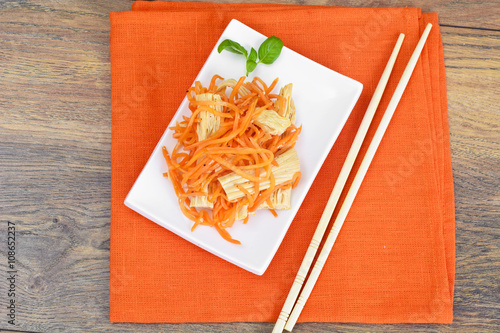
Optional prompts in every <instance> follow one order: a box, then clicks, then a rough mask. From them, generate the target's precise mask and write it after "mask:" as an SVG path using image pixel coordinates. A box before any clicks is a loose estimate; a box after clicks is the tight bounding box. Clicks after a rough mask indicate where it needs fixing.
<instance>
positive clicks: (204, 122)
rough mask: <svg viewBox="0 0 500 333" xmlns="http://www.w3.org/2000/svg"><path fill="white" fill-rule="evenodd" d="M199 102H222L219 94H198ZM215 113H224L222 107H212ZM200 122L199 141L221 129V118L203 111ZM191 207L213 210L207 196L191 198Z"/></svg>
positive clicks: (200, 114) (196, 97)
mask: <svg viewBox="0 0 500 333" xmlns="http://www.w3.org/2000/svg"><path fill="white" fill-rule="evenodd" d="M195 99H196V100H197V101H222V99H221V97H220V96H219V95H217V94H212V93H206V94H198V95H196V96H195ZM211 108H213V109H214V110H215V111H218V112H222V106H220V105H214V106H211ZM198 116H199V118H200V121H199V122H198V125H197V126H198V127H197V128H196V134H198V141H201V140H205V139H206V138H208V137H210V136H211V135H213V134H214V133H215V132H217V131H218V130H219V128H220V117H219V116H217V115H214V114H213V113H210V112H208V111H201V112H200V113H199V115H198ZM204 190H205V191H207V190H208V188H207V187H205V188H204ZM189 199H190V200H191V203H190V204H189V205H190V206H191V207H203V208H213V207H214V204H213V202H210V201H209V200H208V197H207V196H195V197H190V198H189Z"/></svg>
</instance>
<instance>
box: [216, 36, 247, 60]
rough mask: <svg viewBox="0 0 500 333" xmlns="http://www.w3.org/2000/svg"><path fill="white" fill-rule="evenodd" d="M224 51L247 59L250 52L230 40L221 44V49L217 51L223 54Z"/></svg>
mask: <svg viewBox="0 0 500 333" xmlns="http://www.w3.org/2000/svg"><path fill="white" fill-rule="evenodd" d="M223 50H226V51H229V52H232V53H236V54H243V55H244V56H245V58H247V57H248V52H247V50H245V48H244V47H243V46H241V45H240V44H239V43H236V42H233V41H232V40H230V39H226V40H224V41H223V42H222V43H220V44H219V47H218V48H217V51H218V52H219V53H221V52H222V51H223Z"/></svg>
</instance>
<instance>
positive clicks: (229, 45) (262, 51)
mask: <svg viewBox="0 0 500 333" xmlns="http://www.w3.org/2000/svg"><path fill="white" fill-rule="evenodd" d="M282 48H283V41H282V40H281V39H279V38H278V37H276V36H271V37H269V38H268V39H266V40H265V41H264V42H263V43H262V44H260V46H259V52H258V54H257V51H255V49H254V48H253V47H252V48H251V50H250V53H248V51H247V50H246V49H245V48H244V47H243V46H241V45H240V44H239V43H237V42H235V41H232V40H230V39H226V40H224V41H223V42H222V43H220V44H219V47H218V48H217V51H218V52H219V53H221V52H222V51H223V50H226V51H229V52H232V53H236V54H241V55H243V56H245V59H246V60H247V62H246V69H247V74H246V76H248V74H249V73H250V72H252V71H253V70H254V69H255V67H257V65H258V64H260V63H262V64H265V65H270V64H272V63H273V62H274V61H275V60H276V59H278V57H279V55H280V54H281V49H282ZM257 59H258V60H257Z"/></svg>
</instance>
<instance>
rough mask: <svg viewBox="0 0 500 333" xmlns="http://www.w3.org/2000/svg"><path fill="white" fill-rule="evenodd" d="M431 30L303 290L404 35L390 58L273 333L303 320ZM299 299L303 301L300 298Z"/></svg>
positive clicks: (400, 85) (422, 39)
mask: <svg viewBox="0 0 500 333" xmlns="http://www.w3.org/2000/svg"><path fill="white" fill-rule="evenodd" d="M431 28H432V24H430V23H429V24H427V26H426V28H425V30H424V32H423V33H422V36H421V37H420V40H419V42H418V44H417V46H416V47H415V50H414V51H413V54H412V56H411V57H410V60H409V61H408V64H407V65H406V68H405V70H404V72H403V75H402V76H401V79H400V81H399V83H398V85H397V87H396V90H395V91H394V94H393V96H392V98H391V100H390V102H389V105H388V106H387V109H386V111H385V113H384V115H383V117H382V120H381V122H380V124H379V126H378V128H377V130H376V132H375V135H374V136H373V139H372V142H371V143H370V145H369V147H368V150H367V151H366V154H365V156H364V158H363V160H362V162H361V165H360V167H359V169H358V172H357V173H356V176H355V177H354V180H353V182H352V185H351V188H350V189H349V191H348V192H347V195H346V198H345V200H344V203H343V204H342V206H341V208H340V211H339V213H338V215H337V218H336V219H335V221H334V223H333V226H332V229H331V231H330V233H329V234H328V237H327V239H326V241H325V243H324V245H323V248H322V249H321V252H320V254H319V255H318V258H317V259H316V262H315V264H314V267H313V268H312V271H311V272H310V273H309V278H308V279H307V282H306V284H305V285H304V287H303V288H302V285H303V284H304V281H305V279H306V276H307V274H308V272H309V269H310V267H311V264H312V262H313V260H314V257H315V255H316V251H317V249H318V248H319V245H320V243H321V240H322V239H323V235H324V233H325V230H326V227H327V226H328V223H329V221H330V218H331V217H332V214H333V211H334V209H335V207H336V205H337V202H338V200H339V198H340V194H341V193H342V190H343V188H344V186H345V183H346V181H347V178H348V176H349V173H350V172H351V169H352V166H353V164H354V161H355V160H356V156H357V155H358V152H359V150H360V147H361V144H362V143H363V140H364V138H365V136H366V133H367V131H368V128H369V127H370V123H371V122H372V119H373V116H374V114H375V111H376V109H377V107H378V104H379V102H380V99H381V97H382V94H383V92H384V90H385V87H386V85H387V81H388V80H389V76H390V75H391V72H392V69H393V67H394V63H395V61H396V58H397V56H398V53H399V50H400V49H401V45H402V44H403V39H404V37H405V36H404V34H400V35H399V38H398V40H397V42H396V45H395V47H394V49H393V51H392V54H391V56H390V58H389V61H388V63H387V65H386V67H385V69H384V72H383V73H382V77H381V78H380V81H379V83H378V85H377V87H376V89H375V92H374V94H373V96H372V99H371V101H370V104H369V105H368V108H367V110H366V113H365V115H364V117H363V120H362V121H361V125H360V127H359V129H358V132H357V133H356V136H355V138H354V141H353V143H352V146H351V148H350V150H349V153H348V154H347V157H346V160H345V162H344V166H343V167H342V170H341V171H340V174H339V177H338V179H337V182H336V183H335V186H334V188H333V191H332V194H331V195H330V198H329V199H328V202H327V204H326V207H325V210H324V211H323V215H322V216H321V219H320V220H319V223H318V226H317V228H316V231H315V232H314V235H313V238H312V240H311V243H310V244H309V247H308V249H307V252H306V255H305V257H304V259H303V261H302V264H301V265H300V268H299V271H298V273H297V276H296V277H295V280H294V281H293V285H292V288H291V289H290V292H289V294H288V296H287V298H286V301H285V304H284V305H283V308H282V310H281V313H280V315H279V317H278V320H277V321H276V324H275V326H274V329H273V333H277V332H280V333H281V332H282V331H283V329H285V330H287V331H292V329H293V327H294V325H295V323H296V322H297V319H298V318H299V315H300V313H301V312H302V309H303V308H304V305H305V303H306V301H307V299H308V298H309V295H310V294H311V291H312V289H313V287H314V285H315V284H316V281H317V280H318V277H319V275H320V273H321V270H322V269H323V266H324V264H325V262H326V260H327V258H328V256H329V254H330V251H331V250H332V247H333V244H334V243H335V240H336V239H337V236H338V234H339V232H340V229H341V228H342V225H343V224H344V221H345V218H346V216H347V214H348V212H349V209H350V208H351V206H352V203H353V201H354V198H355V197H356V194H357V193H358V190H359V188H360V186H361V182H362V181H363V179H364V177H365V175H366V172H367V171H368V167H369V166H370V163H371V161H372V159H373V156H374V155H375V152H376V151H377V148H378V146H379V144H380V142H381V140H382V137H383V136H384V133H385V131H386V129H387V127H388V126H389V122H390V121H391V118H392V116H393V114H394V111H395V110H396V107H397V105H398V103H399V101H400V99H401V96H402V95H403V92H404V90H405V88H406V85H407V84H408V81H409V80H410V76H411V74H412V73H413V70H414V69H415V65H416V64H417V61H418V58H419V57H420V53H421V52H422V49H423V47H424V45H425V42H426V41H427V37H428V36H429V32H430V30H431ZM301 289H302V292H301ZM299 293H300V296H299ZM297 296H299V297H298V298H297ZM290 313H291V314H290Z"/></svg>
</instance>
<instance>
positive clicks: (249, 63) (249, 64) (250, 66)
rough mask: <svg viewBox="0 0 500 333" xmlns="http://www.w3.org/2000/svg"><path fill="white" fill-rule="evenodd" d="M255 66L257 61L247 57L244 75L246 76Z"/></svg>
mask: <svg viewBox="0 0 500 333" xmlns="http://www.w3.org/2000/svg"><path fill="white" fill-rule="evenodd" d="M255 67H257V63H256V62H255V61H254V60H251V59H250V58H249V59H247V75H246V76H248V74H249V73H250V72H252V71H253V70H254V69H255Z"/></svg>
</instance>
